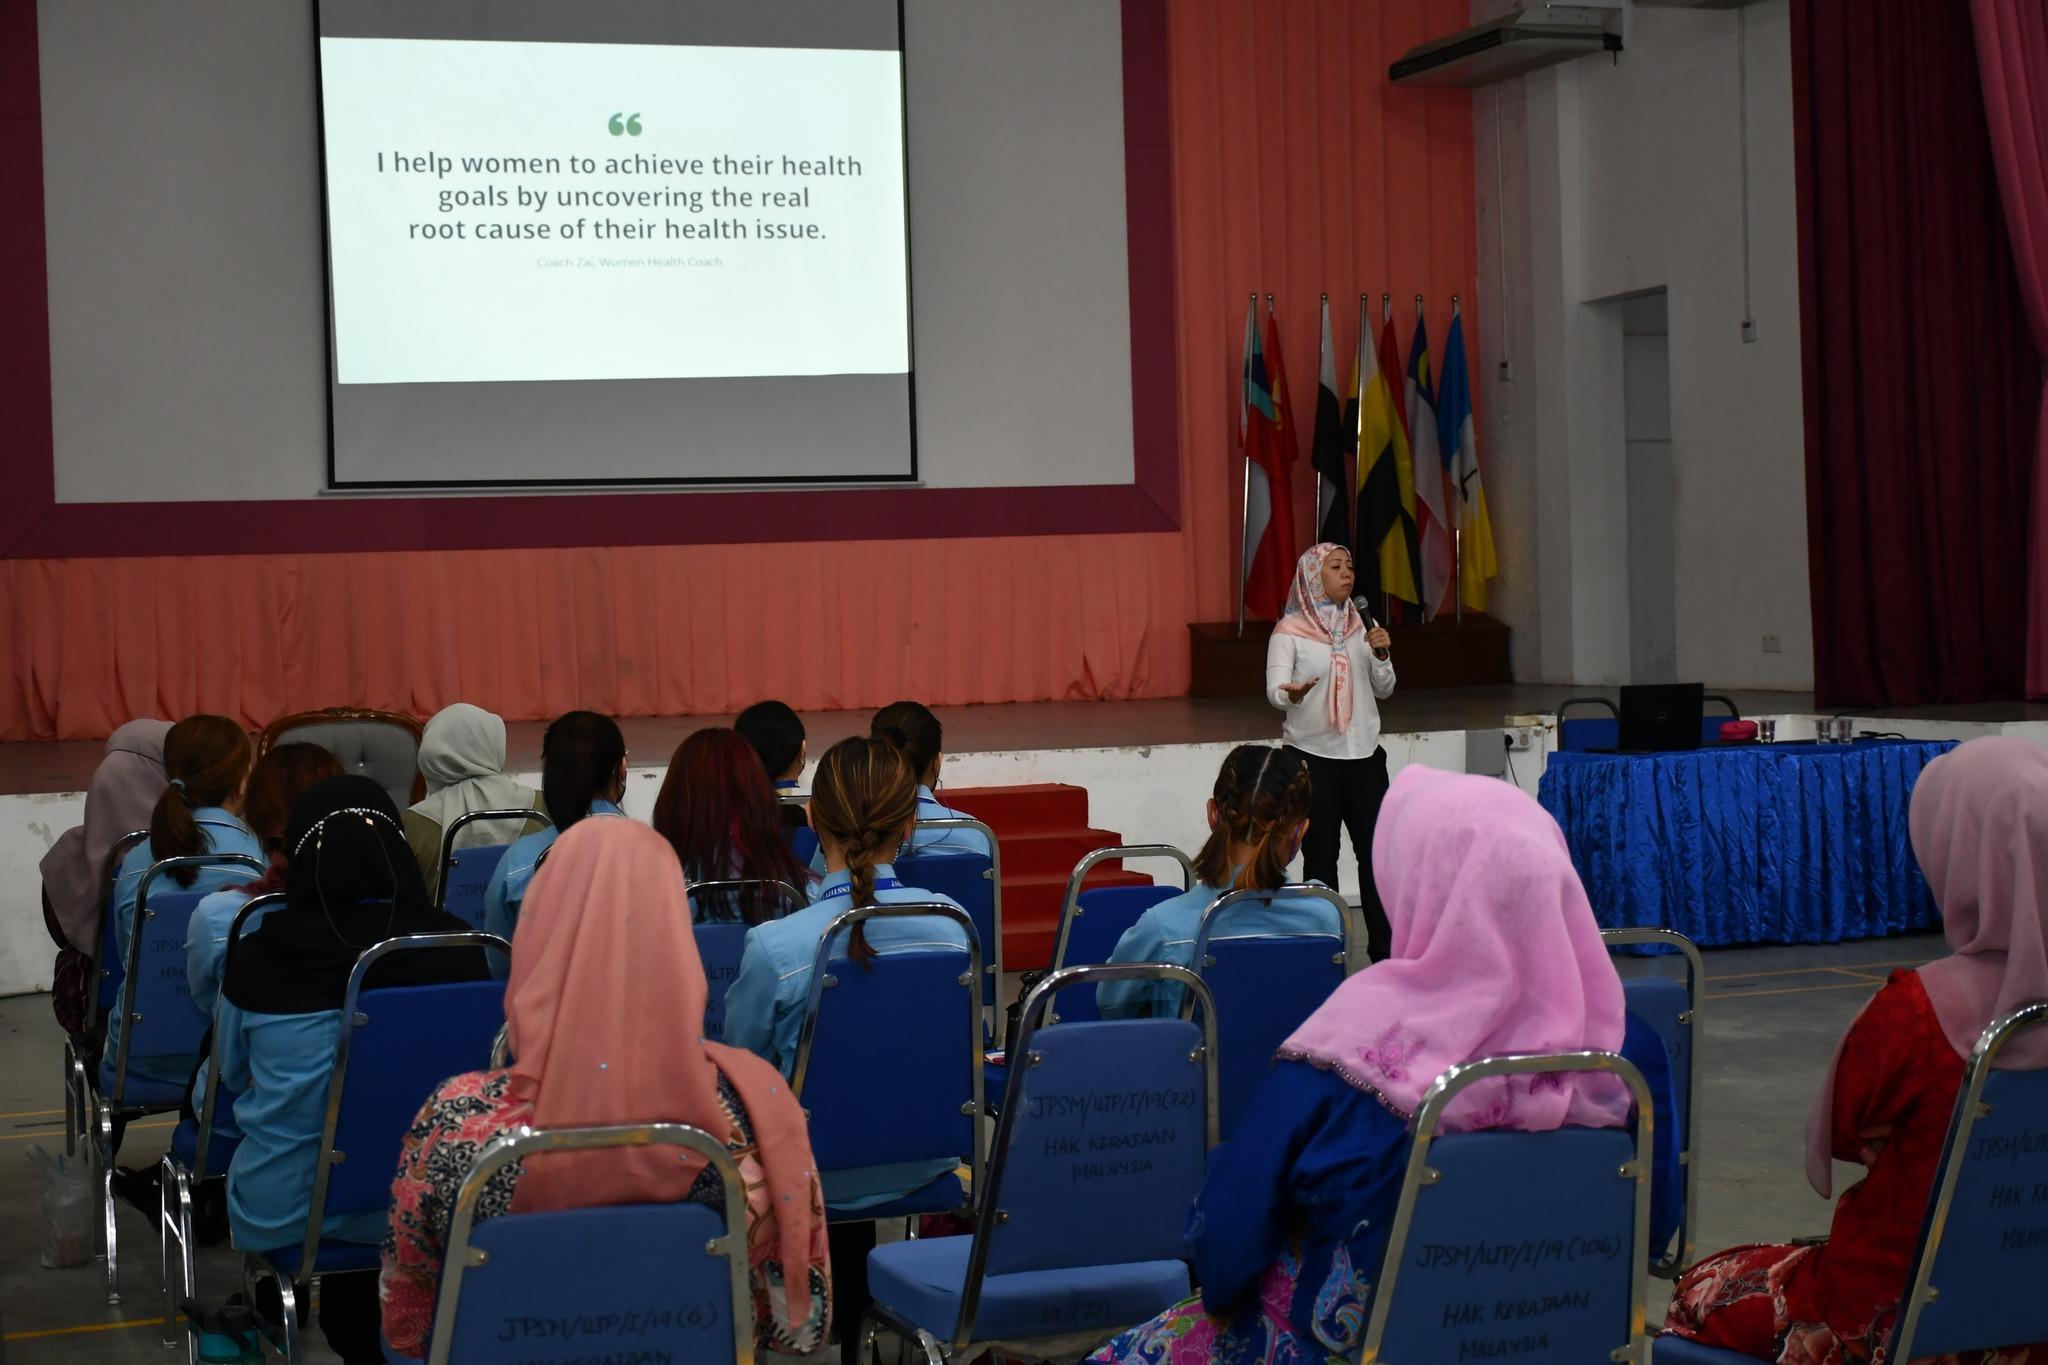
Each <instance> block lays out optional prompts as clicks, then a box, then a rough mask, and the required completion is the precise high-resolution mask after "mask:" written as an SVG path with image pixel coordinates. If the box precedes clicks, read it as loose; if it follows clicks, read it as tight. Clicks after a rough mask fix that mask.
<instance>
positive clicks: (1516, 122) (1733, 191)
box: [1473, 0, 1813, 690]
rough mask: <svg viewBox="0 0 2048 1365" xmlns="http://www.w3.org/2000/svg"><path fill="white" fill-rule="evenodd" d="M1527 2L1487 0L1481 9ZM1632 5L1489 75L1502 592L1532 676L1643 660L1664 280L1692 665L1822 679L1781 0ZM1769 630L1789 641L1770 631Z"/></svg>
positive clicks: (1482, 142) (1486, 127) (1484, 155)
mask: <svg viewBox="0 0 2048 1365" xmlns="http://www.w3.org/2000/svg"><path fill="white" fill-rule="evenodd" d="M1509 7H1510V6H1509V2H1508V0H1475V3H1474V6H1473V10H1474V17H1475V19H1481V18H1490V17H1494V16H1496V15H1498V14H1500V13H1502V12H1504V11H1505V10H1506V9H1507V8H1509ZM1627 22H1628V27H1627V34H1626V39H1625V50H1624V51H1623V53H1622V54H1621V56H1620V58H1619V59H1618V60H1616V61H1609V60H1606V59H1603V58H1590V57H1589V58H1582V59H1579V60H1577V61H1573V62H1569V63H1566V64H1564V65H1562V66H1558V67H1553V68H1550V69H1548V70H1546V71H1542V72H1539V73H1536V74H1534V75H1532V76H1529V77H1526V78H1524V79H1521V80H1517V81H1512V82H1508V83H1506V84H1504V85H1498V86H1492V87H1487V88H1483V89H1481V90H1479V91H1477V92H1475V94H1474V96H1473V114H1474V119H1473V122H1474V131H1475V153H1476V155H1475V164H1476V171H1477V174H1476V179H1477V186H1476V188H1477V192H1478V199H1479V254H1480V271H1479V278H1480V282H1481V287H1482V288H1485V289H1489V290H1492V291H1494V292H1495V293H1496V294H1497V295H1498V298H1497V299H1496V300H1494V306H1492V307H1489V308H1488V309H1486V310H1485V311H1484V317H1485V318H1486V319H1487V327H1488V335H1487V337H1486V343H1485V348H1484V349H1485V353H1486V354H1487V355H1489V356H1490V357H1505V358H1506V359H1507V360H1508V362H1509V364H1510V367H1511V373H1512V378H1511V379H1510V380H1509V381H1508V382H1505V383H1503V382H1501V381H1500V380H1499V378H1498V376H1497V375H1495V374H1492V373H1489V374H1487V375H1484V376H1481V377H1480V378H1481V380H1482V382H1484V383H1485V384H1486V385H1487V388H1488V393H1487V395H1486V403H1487V411H1488V413H1489V414H1490V421H1491V426H1492V441H1491V443H1490V447H1489V452H1490V453H1489V456H1488V460H1489V463H1488V467H1487V484H1488V496H1489V497H1490V498H1492V499H1494V500H1495V501H1496V505H1497V507H1498V510H1497V512H1496V514H1495V521H1496V524H1497V525H1499V526H1501V527H1502V529H1501V531H1500V533H1499V534H1500V538H1501V542H1502V543H1501V546H1500V551H1501V561H1502V577H1501V581H1500V584H1499V588H1498V591H1497V594H1496V602H1495V614H1496V615H1498V616H1500V617H1501V618H1502V619H1503V620H1505V621H1506V622H1507V623H1508V624H1509V625H1510V626H1512V627H1513V628H1514V630H1515V638H1516V645H1515V672H1516V676H1517V677H1519V678H1521V679H1523V680H1527V681H1543V682H1579V683H1588V684H1607V683H1616V682H1625V681H1628V678H1629V672H1630V664H1629V659H1630V641H1629V635H1630V628H1629V616H1628V595H1627V591H1626V584H1627V581H1628V577H1629V573H1630V565H1629V560H1628V543H1629V542H1628V535H1627V526H1626V489H1625V481H1624V479H1623V477H1622V470H1623V467H1624V461H1625V458H1626V445H1625V432H1624V428H1623V425H1622V391H1623V390H1622V365H1621V354H1622V341H1621V310H1620V308H1619V306H1618V301H1619V300H1620V299H1621V298H1623V297H1624V296H1626V295H1629V294H1634V293H1638V292H1641V291H1644V290H1651V289H1663V290H1665V291H1667V294H1668V299H1669V309H1670V343H1669V344H1670V365H1671V399H1670V401H1671V440H1672V459H1673V466H1674V483H1675V507H1674V516H1673V521H1674V525H1675V528H1676V538H1675V543H1674V545H1673V546H1672V550H1673V553H1674V554H1675V555H1676V558H1677V563H1678V565H1679V572H1678V576H1677V631H1676V634H1677V651H1678V676H1679V677H1680V678H1683V679H1700V680H1703V681H1705V682H1708V683H1710V684H1714V685H1717V686H1724V687H1753V688H1785V689H1795V690H1796V689H1803V688H1807V687H1810V686H1812V680H1813V653H1812V629H1811V617H1810V612H1809V605H1808V597H1807V572H1806V521H1805V505H1806V496H1805V494H1806V484H1805V480H1806V469H1805V434H1804V427H1803V424H1802V423H1803V418H1802V398H1801V380H1800V337H1799V276H1798V221H1797V204H1796V196H1795V189H1794V182H1793V128H1792V98H1791V30H1790V22H1789V18H1788V15H1787V11H1786V5H1785V2H1784V0H1764V2H1763V3H1759V4H1754V5H1750V6H1748V7H1747V8H1745V9H1742V10H1737V11H1730V10H1710V9H1700V10H1688V9H1664V8H1631V10H1630V12H1629V14H1628V20H1627ZM1739 26H1741V27H1746V30H1747V38H1746V42H1745V44H1744V45H1743V46H1742V47H1741V49H1740V51H1743V52H1746V54H1747V62H1748V80H1747V108H1748V126H1749V139H1748V146H1749V151H1748V186H1749V214H1748V217H1749V236H1750V246H1751V250H1750V285H1749V294H1750V298H1751V300H1752V315H1753V316H1754V318H1755V319H1756V324H1757V337H1758V339H1757V340H1756V341H1755V342H1754V343H1745V342H1744V341H1743V339H1742V334H1741V323H1742V318H1743V294H1744V289H1743V254H1742V225H1743V211H1742V208H1743V192H1742V186H1743V176H1742V153H1741V140H1740V136H1739V128H1740V117H1741V115H1740V110H1741V108H1742V100H1741V99H1740V98H1739V76H1738V62H1737V58H1738V44H1737V32H1738V27H1739ZM1496 100H1497V101H1498V105H1497V106H1496ZM1496 128H1498V134H1496ZM1497 148H1498V149H1499V150H1500V151H1501V152H1502V153H1503V156H1502V157H1501V159H1500V161H1499V162H1497V161H1496V149H1497ZM1503 219H1504V220H1505V221H1504V223H1503ZM1503 226H1504V227H1505V234H1504V235H1505V249H1504V250H1503V231H1502V229H1503ZM1503 258H1505V263H1506V271H1505V282H1504V287H1503V272H1502V262H1503ZM1765 635H1774V636H1776V637H1777V638H1778V641H1779V644H1780V649H1781V652H1779V653H1775V654H1766V653H1764V652H1763V648H1762V641H1763V637H1764V636H1765Z"/></svg>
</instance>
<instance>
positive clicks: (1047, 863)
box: [996, 829, 1123, 882]
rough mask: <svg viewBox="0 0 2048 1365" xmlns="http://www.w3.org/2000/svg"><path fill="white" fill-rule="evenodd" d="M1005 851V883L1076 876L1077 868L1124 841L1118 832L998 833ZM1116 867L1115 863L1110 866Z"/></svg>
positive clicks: (1102, 830) (1083, 830)
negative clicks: (1032, 878)
mask: <svg viewBox="0 0 2048 1365" xmlns="http://www.w3.org/2000/svg"><path fill="white" fill-rule="evenodd" d="M996 838H997V840H998V841H1000V842H1001V844H1002V848H1003V880H1004V881H1006V882H1007V881H1009V880H1010V879H1011V878H1012V877H1050V876H1055V875H1057V876H1062V877H1068V876H1072V875H1073V872H1074V865H1075V864H1076V863H1078V862H1080V861H1081V860H1082V859H1083V858H1085V857H1087V856H1088V855H1089V854H1091V853H1093V852H1094V851H1095V850H1096V849H1098V848H1110V847H1113V846H1115V845H1117V844H1120V843H1122V842H1123V836H1122V835H1120V834H1118V833H1117V832H1116V831H1115V830H1108V829H1082V830H1062V831H1060V832H1058V833H1047V834H1006V833H1004V832H1003V831H1002V830H1000V829H998V830H996ZM1108 866H1115V864H1108Z"/></svg>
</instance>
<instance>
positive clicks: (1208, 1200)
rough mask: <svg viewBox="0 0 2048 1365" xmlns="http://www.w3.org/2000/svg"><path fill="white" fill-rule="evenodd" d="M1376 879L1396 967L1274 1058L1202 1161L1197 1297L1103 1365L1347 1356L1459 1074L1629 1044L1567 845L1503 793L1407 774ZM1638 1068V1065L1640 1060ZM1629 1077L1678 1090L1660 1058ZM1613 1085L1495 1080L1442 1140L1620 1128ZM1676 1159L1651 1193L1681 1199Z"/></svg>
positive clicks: (1545, 821) (1664, 1159)
mask: <svg viewBox="0 0 2048 1365" xmlns="http://www.w3.org/2000/svg"><path fill="white" fill-rule="evenodd" d="M1373 869H1374V872H1375V874H1376V875H1377V876H1378V878H1379V886H1380V889H1381V891H1382V893H1383V894H1384V896H1385V898H1386V905H1387V909H1388V912H1389V915H1390V917H1391V920H1392V926H1393V946H1392V954H1391V956H1390V957H1389V958H1388V959H1387V960H1386V961H1384V962H1378V963H1375V964H1373V965H1372V966H1370V967H1367V968H1366V969H1364V970H1363V971H1361V972H1359V973H1358V974H1356V975H1354V976H1353V977H1351V978H1350V979H1349V980H1348V981H1346V982H1345V983H1344V984H1343V985H1342V986H1340V987H1338V988H1337V990H1336V992H1335V993H1333V994H1332V995H1331V996H1330V998H1329V999H1328V1000H1327V1001H1326V1002H1324V1004H1323V1005H1322V1007H1321V1008H1319V1009H1318V1010H1317V1011H1316V1012H1315V1013H1314V1014H1313V1015H1311V1016H1310V1017H1309V1019H1308V1021H1307V1022H1306V1023H1304V1024H1303V1025H1302V1026H1301V1028H1300V1029H1299V1030H1298V1031H1297V1032H1296V1033H1295V1034H1294V1036H1293V1037H1291V1038H1289V1039H1288V1040H1287V1042H1286V1044H1285V1045H1284V1046H1283V1047H1282V1049H1281V1052H1280V1055H1279V1060H1277V1061H1276V1062H1275V1064H1274V1066H1273V1070H1272V1072H1271V1073H1270V1074H1269V1075H1268V1077H1267V1078H1266V1080H1265V1082H1264V1083H1263V1084H1262V1085H1261V1086H1260V1088H1259V1091H1258V1094H1257V1095H1256V1096H1255V1097H1254V1098H1253V1100H1252V1103H1251V1108H1250V1111H1249V1112H1248V1114H1247V1115H1246V1117H1245V1120H1244V1122H1243V1124H1242V1125H1241V1126H1240V1127H1239V1128H1238V1130H1237V1132H1236V1134H1235V1135H1234V1136H1233V1137H1232V1138H1231V1140H1230V1141H1229V1142H1228V1143H1226V1144H1225V1145H1224V1146H1222V1147H1220V1148H1218V1149H1217V1150H1216V1152H1215V1153H1214V1154H1213V1155H1212V1156H1211V1157H1210V1161H1209V1170H1208V1176H1207V1179H1206V1180H1205V1181H1204V1183H1203V1185H1202V1190H1201V1193H1200V1195H1199V1196H1198V1198H1197V1200H1196V1203H1195V1208H1194V1211H1193V1214H1192V1216H1191V1217H1190V1220H1189V1228H1190V1247H1191V1250H1192V1251H1193V1253H1194V1262H1195V1266H1196V1270H1197V1272H1198V1279H1199V1283H1200V1284H1201V1294H1200V1296H1199V1297H1198V1298H1194V1299H1190V1300H1188V1301H1187V1302H1186V1303H1184V1304H1181V1305H1179V1306H1177V1307H1175V1308H1173V1309H1169V1310H1168V1311H1167V1312H1166V1313H1164V1314H1162V1315H1161V1316H1160V1317H1158V1318H1156V1319H1154V1320H1153V1321H1152V1322H1149V1323H1146V1324H1144V1325H1143V1326H1140V1327H1137V1328H1133V1329H1132V1330H1131V1331H1129V1332H1126V1333H1124V1334H1123V1335H1122V1336H1120V1337H1118V1338H1117V1339H1116V1340H1115V1341H1113V1342H1111V1343H1110V1344H1109V1345H1107V1346H1105V1347H1103V1348H1102V1350H1100V1351H1099V1352H1097V1353H1096V1354H1095V1355H1094V1356H1092V1357H1090V1359H1091V1360H1093V1361H1099V1362H1117V1363H1121V1362H1136V1361H1157V1360H1164V1359H1168V1358H1171V1359H1173V1360H1175V1361H1189V1360H1198V1359H1206V1360H1212V1361H1223V1360H1240V1359H1243V1360H1274V1359H1299V1360H1310V1359H1314V1360H1321V1359H1324V1358H1325V1357H1332V1356H1344V1357H1348V1356H1351V1355H1355V1354H1356V1352H1357V1350H1358V1347H1359V1344H1360V1340H1361V1338H1362V1336H1363V1331H1364V1325H1365V1323H1366V1321H1367V1320H1368V1318H1369V1316H1370V1312H1371V1292H1372V1288H1371V1287H1372V1285H1373V1284H1374V1283H1376V1282H1377V1281H1378V1280H1379V1270H1380V1261H1381V1259H1382V1257H1383V1255H1384V1253H1385V1251H1386V1237H1387V1231H1388V1227H1389V1225H1390V1224H1391V1222H1392V1221H1393V1213H1394V1207H1395V1204H1396V1203H1397V1202H1398V1199H1399V1194H1400V1185H1401V1178H1402V1174H1403V1172H1404V1170H1405V1168H1406V1166H1407V1162H1408V1150H1409V1144H1410V1134H1409V1131H1408V1124H1409V1121H1410V1119H1411V1117H1412V1116H1413V1115H1414V1113H1415V1110H1416V1108H1417V1106H1418V1105H1419V1104H1420V1102H1421V1100H1422V1096H1423V1094H1424V1093H1425V1092H1426V1091H1427V1090H1428V1088H1429V1087H1430V1085H1431V1084H1432V1083H1433V1082H1434V1081H1435V1080H1436V1078H1437V1077H1438V1076H1439V1075H1441V1074H1442V1073H1443V1072H1444V1070H1445V1069H1446V1068H1448V1067H1451V1066H1455V1065H1457V1064H1458V1063H1461V1062H1465V1061H1469V1060H1471V1059H1473V1058H1476V1057H1484V1056H1489V1055H1493V1054H1496V1053H1503V1052H1539V1051H1541V1052H1549V1051H1562V1050H1573V1049H1579V1048H1598V1049H1604V1050H1613V1049H1616V1048H1619V1047H1621V1046H1622V1045H1623V1036H1624V1032H1625V1027H1624V1006H1623V1001H1622V990H1621V981H1620V979H1619V978H1618V977H1617V976H1616V974H1615V970H1614V966H1613V964H1612V963H1611V962H1610V961H1609V960H1608V956H1607V951H1606V949H1605V947H1604V946H1603V945H1602V944H1601V941H1600V930H1599V926H1598V925H1597V924H1595V923H1594V920H1593V911H1592V907H1591V906H1590V905H1589V904H1588V903H1587V900H1586V893H1585V891H1584V889H1583V888H1582V887H1581V886H1580V884H1579V879H1578V875H1577V873H1575V872H1574V871H1573V870H1572V865H1571V859H1570V858H1569V856H1568V855H1567V854H1566V852H1565V844H1564V838H1563V836H1562V835H1561V834H1560V833H1559V832H1558V829H1557V826H1556V825H1555V824H1553V823H1552V822H1551V820H1550V818H1549V817H1548V816H1547V815H1545V814H1544V813H1543V811H1542V809H1541V808H1540V807H1539V806H1537V804H1536V803H1535V801H1533V800H1532V799H1530V798H1529V797H1528V796H1526V795H1524V794H1523V793H1522V792H1520V791H1518V790H1517V789H1515V788H1514V787H1511V786H1509V785H1508V784H1506V783H1504V782H1498V781H1495V780H1493V779H1491V778H1483V777H1467V776H1462V775H1457V776H1454V775H1452V774H1449V773H1441V772H1432V771H1430V770H1428V769H1424V768H1419V767H1410V768H1408V769H1405V770H1404V771H1403V772H1402V773H1401V775H1400V777H1399V778H1397V779H1396V780H1395V782H1394V784H1393V789H1392V791H1391V792H1390V793H1389V794H1388V797H1387V801H1386V807H1385V810H1384V812H1383V814H1382V818H1381V820H1380V822H1379V826H1378V830H1377V833H1376V834H1375V837H1374V840H1373ZM1631 1060H1634V1059H1633V1058H1632V1059H1631ZM1638 1065H1646V1066H1648V1067H1650V1068H1653V1069H1654V1072H1655V1074H1654V1076H1652V1075H1651V1074H1650V1072H1648V1071H1646V1073H1645V1077H1646V1079H1649V1080H1650V1081H1651V1083H1652V1090H1653V1093H1655V1091H1656V1090H1657V1089H1658V1088H1660V1087H1661V1088H1662V1089H1663V1090H1665V1091H1668V1090H1669V1088H1670V1074H1669V1071H1668V1068H1667V1067H1666V1065H1665V1059H1664V1053H1663V1050H1662V1048H1661V1047H1658V1046H1657V1045H1656V1044H1655V1042H1654V1040H1652V1041H1651V1043H1650V1046H1649V1048H1648V1049H1647V1051H1646V1054H1645V1056H1644V1057H1643V1058H1642V1060H1641V1061H1640V1062H1639V1063H1638ZM1629 1110H1630V1104H1629V1095H1628V1091H1627V1089H1626V1087H1625V1085H1624V1083H1623V1082H1622V1081H1621V1080H1620V1078H1618V1077H1615V1076H1611V1075H1605V1074H1597V1073H1580V1074H1567V1075H1563V1076H1559V1077H1555V1078H1552V1077H1542V1078H1532V1077H1521V1076H1516V1077H1498V1078H1495V1079H1492V1080H1487V1081H1481V1082H1479V1083H1477V1084H1476V1085H1474V1086H1473V1087H1471V1088H1470V1089H1468V1090H1466V1091H1465V1092H1464V1094H1463V1095H1462V1096H1461V1097H1460V1098H1459V1099H1458V1100H1457V1101H1456V1102H1454V1103H1453V1104H1452V1106H1451V1108H1450V1109H1449V1111H1448V1112H1447V1113H1446V1115H1445V1119H1444V1128H1445V1129H1446V1130H1448V1131H1453V1132H1457V1131H1468V1130H1473V1129H1486V1128H1511V1129H1517V1130H1521V1131H1532V1132H1542V1131H1547V1130H1550V1129H1555V1128H1558V1127H1560V1126H1563V1125H1565V1124H1573V1125H1581V1126H1588V1127H1614V1126H1618V1125H1620V1124H1622V1123H1623V1122H1625V1121H1626V1120H1627V1118H1628V1115H1629ZM1674 1150H1675V1149H1674V1147H1673V1145H1672V1144H1671V1143H1670V1142H1669V1141H1668V1139H1667V1141H1666V1142H1665V1143H1664V1144H1662V1145H1661V1146H1660V1148H1659V1157H1660V1160H1659V1162H1658V1167H1659V1169H1658V1176H1657V1178H1658V1180H1659V1182H1660V1183H1665V1184H1675V1183H1676V1181H1677V1179H1678V1166H1677V1162H1676V1159H1675V1155H1673V1152H1674Z"/></svg>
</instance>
